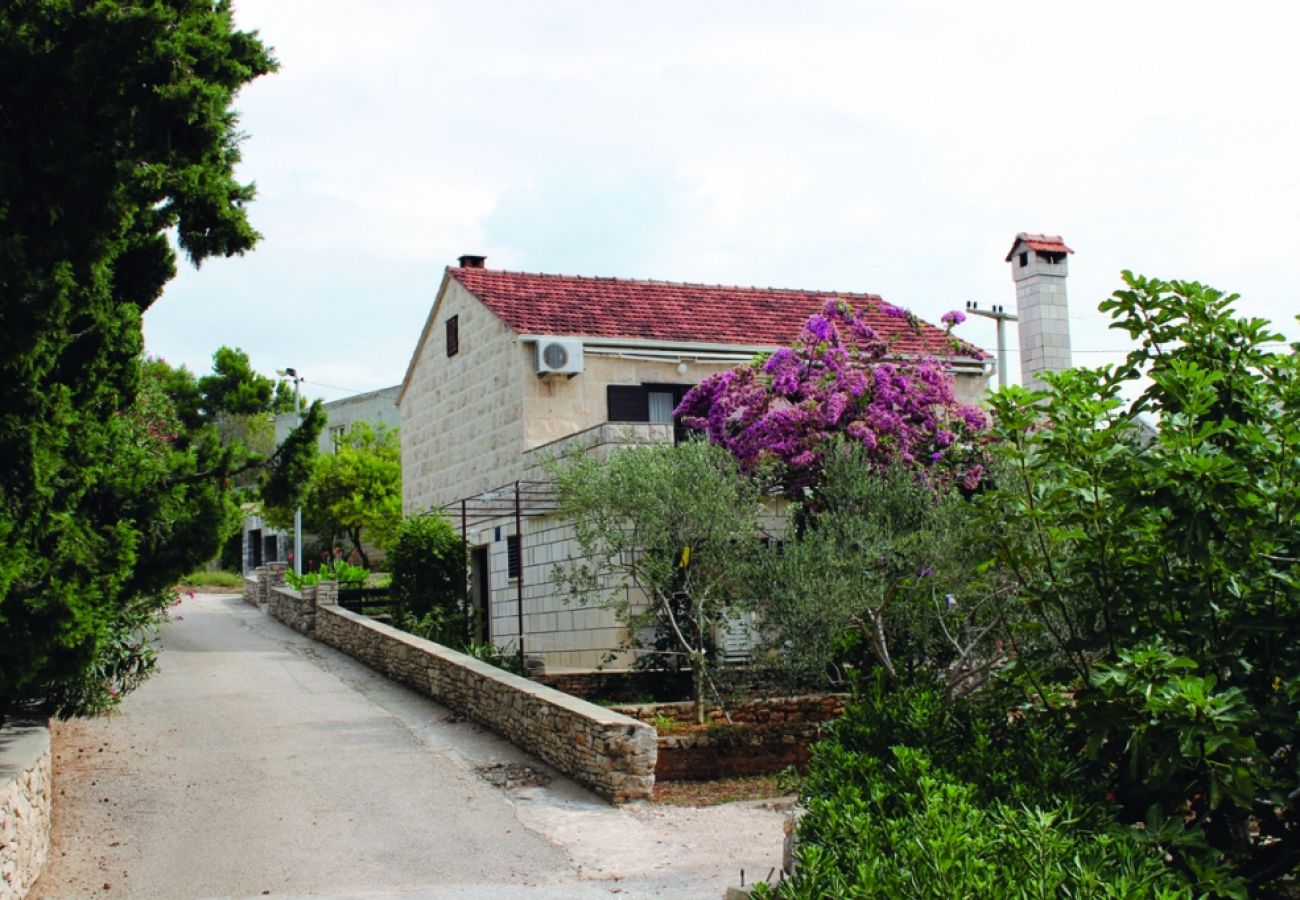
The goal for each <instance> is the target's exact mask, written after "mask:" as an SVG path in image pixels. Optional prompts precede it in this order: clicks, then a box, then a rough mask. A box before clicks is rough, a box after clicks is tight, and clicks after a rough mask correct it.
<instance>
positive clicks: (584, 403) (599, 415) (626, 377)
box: [524, 344, 734, 450]
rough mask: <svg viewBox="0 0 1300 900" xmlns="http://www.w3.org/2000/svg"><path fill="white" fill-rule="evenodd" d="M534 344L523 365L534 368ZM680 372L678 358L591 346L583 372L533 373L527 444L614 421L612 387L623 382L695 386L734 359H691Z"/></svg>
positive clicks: (528, 386)
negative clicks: (629, 354) (627, 353)
mask: <svg viewBox="0 0 1300 900" xmlns="http://www.w3.org/2000/svg"><path fill="white" fill-rule="evenodd" d="M535 352H536V350H535V348H534V346H533V345H532V344H525V345H524V364H525V366H527V367H528V368H529V371H530V372H531V371H534V369H533V368H532V367H533V366H534V361H533V354H534V353H535ZM684 365H685V366H686V371H685V372H678V371H677V360H675V359H667V360H645V359H628V358H626V357H625V355H624V354H620V353H618V352H616V351H615V350H614V349H612V348H611V349H609V350H599V349H597V348H595V347H590V346H589V347H588V349H587V350H586V353H585V367H584V370H583V372H582V373H581V374H580V375H575V376H574V377H572V378H567V377H565V376H563V375H549V376H547V377H545V378H538V377H537V376H536V375H533V376H532V377H531V378H528V379H525V380H524V410H525V416H526V421H525V426H524V428H525V435H524V439H525V443H526V446H527V448H528V449H530V450H531V449H533V448H536V447H540V446H542V445H543V444H549V443H551V442H552V441H557V440H562V439H564V438H568V437H571V436H573V435H574V434H577V433H578V432H582V431H586V430H587V429H589V428H594V427H596V426H597V425H600V424H602V423H605V422H608V421H609V399H608V390H609V386H610V385H612V384H621V385H641V384H659V385H694V384H698V383H699V382H700V381H702V380H704V377H705V376H706V375H709V374H711V373H713V372H719V371H722V370H724V369H728V368H730V367H731V366H732V365H734V363H721V362H694V361H692V362H689V363H684Z"/></svg>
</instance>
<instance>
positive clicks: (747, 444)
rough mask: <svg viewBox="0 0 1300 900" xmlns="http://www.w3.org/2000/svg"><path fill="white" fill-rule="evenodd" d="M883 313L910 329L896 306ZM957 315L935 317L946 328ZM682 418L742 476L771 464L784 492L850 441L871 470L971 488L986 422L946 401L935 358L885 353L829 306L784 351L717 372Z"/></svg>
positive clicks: (947, 384) (851, 318)
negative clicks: (900, 469) (898, 469)
mask: <svg viewBox="0 0 1300 900" xmlns="http://www.w3.org/2000/svg"><path fill="white" fill-rule="evenodd" d="M885 313H886V314H887V315H891V316H893V317H895V318H900V319H906V320H908V321H909V322H910V323H913V327H919V324H918V323H917V320H916V318H915V317H914V316H912V314H911V313H909V312H908V311H906V310H902V309H899V308H898V307H888V308H887V309H885ZM964 318H965V317H964V316H963V315H962V314H961V313H959V312H952V313H949V314H947V315H945V316H944V317H943V321H944V322H945V323H946V324H947V325H948V327H949V329H950V330H951V328H952V327H953V326H954V325H957V324H959V323H960V322H961V321H962V320H963V319H964ZM677 414H678V415H680V416H681V417H682V421H683V422H685V423H686V424H687V425H688V426H690V427H692V428H697V429H700V430H702V431H703V432H704V433H705V434H706V435H707V436H708V439H709V440H710V441H712V442H713V443H715V444H719V445H721V446H724V447H726V448H727V449H728V450H729V451H731V453H732V454H733V455H734V456H735V457H736V459H737V460H738V461H739V462H740V464H741V466H742V467H743V468H744V469H745V470H747V471H753V470H754V469H755V468H756V467H757V466H759V465H760V464H762V463H765V462H775V463H776V464H777V465H778V471H779V475H780V478H781V481H782V483H783V484H784V485H785V486H786V487H787V488H788V489H797V488H800V487H804V486H809V485H812V484H814V483H815V482H816V480H817V475H818V471H819V469H820V466H821V461H822V458H823V455H824V453H825V452H826V449H827V447H828V446H829V444H830V443H831V442H832V440H833V439H834V438H837V437H844V438H847V439H849V440H852V441H854V442H856V443H858V444H860V445H861V446H862V447H863V448H864V450H865V451H866V454H867V458H868V459H869V460H870V461H871V463H872V464H873V465H877V466H880V467H881V468H883V467H885V466H888V465H891V464H895V463H901V464H903V465H905V466H908V467H910V468H914V469H916V470H917V471H918V473H919V474H921V475H922V476H923V477H926V478H928V479H931V480H936V481H940V482H946V483H958V484H963V485H965V486H966V487H967V488H971V489H973V488H974V487H975V486H976V485H977V484H978V483H979V480H980V478H981V477H982V475H983V471H984V469H983V451H982V447H983V443H984V439H985V432H986V430H987V428H988V418H987V417H986V416H985V414H984V412H983V411H982V410H980V409H978V408H977V407H973V406H964V405H962V404H960V403H958V402H957V401H956V399H955V398H954V396H953V379H952V376H951V375H950V374H949V373H948V372H947V371H946V370H945V367H944V365H943V363H942V362H940V361H939V360H937V359H905V358H901V357H894V356H892V355H891V353H890V348H889V344H888V342H887V341H885V340H884V339H883V338H882V337H881V335H880V334H878V333H877V332H876V331H875V329H873V328H872V327H871V326H870V325H868V324H867V322H866V320H865V318H864V316H863V314H862V313H859V312H855V311H854V310H853V309H852V307H850V306H849V305H848V304H847V303H845V302H843V301H838V300H835V301H831V302H829V303H827V304H826V307H825V309H823V310H822V311H821V312H820V313H818V314H816V315H813V316H810V317H809V319H808V321H807V323H805V325H804V328H803V331H802V332H801V333H800V335H799V337H798V339H797V340H796V341H795V343H794V346H792V347H790V348H783V349H781V350H777V351H776V352H775V353H772V354H771V355H768V356H766V357H760V358H758V359H756V360H754V361H753V362H751V363H748V364H746V365H742V366H738V367H737V368H735V369H731V370H729V371H726V372H718V373H716V374H713V375H710V376H709V377H708V378H706V379H704V381H702V382H701V383H700V384H699V385H697V386H696V387H694V388H692V389H691V391H690V392H689V393H687V394H686V396H685V397H684V398H683V399H682V402H681V405H680V406H678V407H677Z"/></svg>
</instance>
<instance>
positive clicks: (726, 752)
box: [612, 694, 849, 781]
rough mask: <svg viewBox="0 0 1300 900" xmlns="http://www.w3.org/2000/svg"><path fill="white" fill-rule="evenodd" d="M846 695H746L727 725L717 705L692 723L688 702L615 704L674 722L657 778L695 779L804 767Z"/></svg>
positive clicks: (664, 736)
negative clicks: (705, 718)
mask: <svg viewBox="0 0 1300 900" xmlns="http://www.w3.org/2000/svg"><path fill="white" fill-rule="evenodd" d="M848 697H849V695H848V694H815V695H807V696H801V697H773V698H762V699H757V700H746V701H744V702H742V703H738V704H736V705H735V707H729V708H728V710H727V712H728V713H730V714H731V723H730V724H729V723H728V722H727V720H726V717H725V716H724V715H723V713H722V710H721V709H716V708H715V709H711V710H709V712H708V722H707V723H706V724H705V725H703V726H700V725H696V724H695V723H694V706H693V704H691V703H644V704H637V705H629V706H615V707H612V708H613V709H615V710H617V711H619V712H623V713H626V714H627V715H629V716H632V717H633V718H636V719H640V720H642V721H644V722H654V721H655V720H656V719H657V718H659V717H660V716H663V717H665V718H668V719H671V720H672V721H673V722H675V723H678V725H677V726H674V727H672V728H667V727H666V728H665V729H664V731H663V732H660V733H659V738H658V745H659V754H658V757H657V760H656V765H655V777H656V778H657V779H659V780H661V781H694V780H702V779H710V778H730V777H735V776H740V775H765V774H769V773H773V772H780V771H781V770H783V769H785V768H786V767H788V766H795V767H797V768H800V769H802V768H803V767H804V766H805V765H807V763H808V760H809V759H810V757H811V755H812V750H811V748H812V745H813V744H814V743H815V742H817V741H819V740H821V738H822V737H823V733H824V729H825V723H826V722H828V721H830V720H831V719H834V718H837V717H839V716H841V715H843V714H844V704H845V702H846V701H847V700H848Z"/></svg>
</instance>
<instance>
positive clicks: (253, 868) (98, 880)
mask: <svg viewBox="0 0 1300 900" xmlns="http://www.w3.org/2000/svg"><path fill="white" fill-rule="evenodd" d="M163 647H164V650H163V653H162V656H161V663H160V672H159V674H158V675H156V676H155V677H154V678H153V679H152V680H151V681H149V682H148V683H147V684H145V686H144V687H142V688H141V689H140V690H139V691H137V692H136V693H135V694H133V695H132V696H131V697H130V698H128V700H127V702H126V703H125V704H124V707H123V710H122V713H121V714H120V715H117V716H115V717H112V718H107V719H95V720H84V721H79V722H73V723H65V724H62V725H59V726H58V727H57V728H56V730H55V735H54V750H55V756H56V758H55V818H54V836H53V838H54V849H53V852H52V854H51V860H50V863H49V865H48V866H47V868H46V871H45V874H44V875H43V876H42V878H41V880H40V881H39V882H38V883H37V885H36V888H35V890H34V891H33V893H32V897H34V898H65V897H95V896H98V897H159V898H187V897H260V896H264V895H270V896H279V897H285V896H299V897H339V898H342V897H368V898H388V897H393V898H397V897H401V898H416V897H439V898H442V897H448V898H461V897H464V898H473V897H482V898H507V897H544V898H552V897H554V898H561V897H564V898H568V897H573V898H584V897H610V896H620V897H680V898H686V897H692V898H693V897H718V896H721V894H722V892H723V890H724V889H725V888H726V886H727V885H729V884H736V883H738V882H739V871H740V869H741V868H744V869H746V874H747V877H748V878H749V880H752V879H753V878H754V876H755V875H764V874H766V873H767V871H768V870H769V869H770V868H771V867H772V866H774V865H776V864H777V863H778V862H779V860H780V850H781V815H780V814H779V813H777V812H775V811H773V810H771V809H768V808H765V807H764V806H762V805H744V804H731V805H728V806H724V807H714V808H709V809H680V808H672V807H659V806H653V805H648V804H636V805H632V806H629V807H623V808H614V807H610V806H609V805H607V804H606V803H604V802H603V801H601V800H600V799H599V798H597V797H595V796H594V795H592V794H590V793H589V792H588V791H586V790H585V789H584V788H582V787H580V786H578V785H577V784H575V783H573V782H571V781H569V780H568V779H565V778H563V777H561V776H559V775H557V774H556V773H555V772H553V771H552V770H550V769H549V768H548V767H546V766H545V764H543V763H540V762H539V761H537V760H536V759H533V758H532V757H529V756H527V755H525V754H523V753H521V752H520V751H519V750H518V749H516V748H515V747H513V746H512V745H510V744H509V743H507V742H505V741H502V740H501V739H499V738H497V737H496V736H494V735H492V734H491V733H489V732H487V731H485V730H484V729H481V728H479V727H478V726H476V725H473V724H471V723H466V722H463V721H460V720H459V719H458V718H457V717H455V716H453V715H452V714H451V713H450V712H449V711H448V710H447V709H446V708H445V707H442V706H440V705H438V704H436V703H433V702H432V701H429V700H427V699H425V698H422V697H420V696H418V695H416V694H414V693H413V692H411V691H408V690H406V689H405V688H402V687H400V686H397V685H393V684H391V683H390V682H388V681H387V680H386V679H383V678H381V677H380V676H378V675H376V674H375V673H373V672H371V671H370V670H369V669H366V668H365V667H363V666H361V665H360V664H358V663H356V662H354V661H353V660H351V659H349V658H347V657H345V656H343V655H342V654H339V653H337V652H335V651H333V650H331V649H330V648H327V647H324V646H323V645H320V644H317V643H315V642H314V641H311V640H309V639H307V638H304V637H302V636H300V635H297V634H295V633H294V632H292V631H290V630H289V629H287V628H285V627H284V626H282V625H280V624H279V623H277V622H275V621H274V620H271V619H270V618H269V617H267V616H266V615H265V614H263V613H261V612H259V611H257V610H255V609H253V608H252V607H249V606H247V605H245V604H244V603H243V602H242V600H240V599H239V598H238V597H231V596H221V595H200V596H199V597H197V598H194V599H189V600H186V601H185V602H184V603H183V604H182V605H181V606H179V607H177V608H176V609H175V611H174V613H173V621H172V622H171V623H170V624H168V625H167V626H165V627H164V632H163Z"/></svg>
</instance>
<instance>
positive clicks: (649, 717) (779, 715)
mask: <svg viewBox="0 0 1300 900" xmlns="http://www.w3.org/2000/svg"><path fill="white" fill-rule="evenodd" d="M849 696H850V695H848V694H802V695H800V696H797V697H758V698H755V699H753V700H742V701H740V702H739V703H736V704H734V705H732V706H728V707H727V711H726V712H725V713H724V712H723V711H722V710H721V709H720V708H718V707H713V708H711V709H709V710H708V711H707V713H706V716H707V718H708V720H709V721H710V722H714V723H717V722H726V721H727V717H728V716H730V717H731V721H732V722H733V723H736V724H739V723H742V722H743V723H767V722H773V723H780V722H792V723H797V722H824V721H826V720H828V719H837V718H839V717H840V716H842V715H844V704H845V703H847V702H848V700H849ZM613 709H616V710H617V711H619V712H621V713H624V714H625V715H629V716H631V717H632V718H634V719H640V720H641V721H642V722H654V721H655V720H656V719H658V718H659V717H660V716H663V717H665V718H668V719H672V720H674V721H677V722H693V721H694V720H695V718H694V717H695V706H694V704H692V703H691V702H689V701H687V702H682V703H636V704H627V705H622V706H615V707H613Z"/></svg>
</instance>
